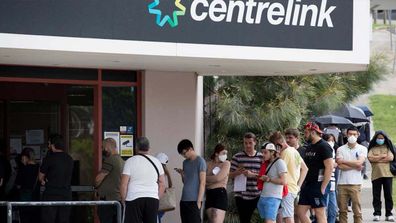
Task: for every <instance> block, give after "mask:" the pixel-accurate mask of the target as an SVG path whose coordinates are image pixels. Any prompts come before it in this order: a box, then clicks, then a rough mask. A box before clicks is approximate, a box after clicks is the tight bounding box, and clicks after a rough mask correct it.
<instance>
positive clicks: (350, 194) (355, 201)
mask: <svg viewBox="0 0 396 223" xmlns="http://www.w3.org/2000/svg"><path fill="white" fill-rule="evenodd" d="M361 190H362V189H361V185H350V184H349V185H338V199H337V200H338V208H339V209H340V223H348V200H349V199H351V200H352V211H353V222H354V223H361V222H362V220H363V219H362V207H361V205H360V192H361Z"/></svg>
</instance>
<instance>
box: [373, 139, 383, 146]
mask: <svg viewBox="0 0 396 223" xmlns="http://www.w3.org/2000/svg"><path fill="white" fill-rule="evenodd" d="M375 142H376V143H377V144H378V145H384V143H385V139H377V140H375Z"/></svg>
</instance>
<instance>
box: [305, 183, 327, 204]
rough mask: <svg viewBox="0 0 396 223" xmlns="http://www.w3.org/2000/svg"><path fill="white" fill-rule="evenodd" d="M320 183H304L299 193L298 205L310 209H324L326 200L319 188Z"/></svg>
mask: <svg viewBox="0 0 396 223" xmlns="http://www.w3.org/2000/svg"><path fill="white" fill-rule="evenodd" d="M321 186H322V182H313V183H311V182H309V183H306V184H305V185H304V186H303V187H302V188H301V192H300V200H299V201H298V204H299V205H309V206H311V208H322V207H326V199H325V196H324V194H322V191H320V188H321Z"/></svg>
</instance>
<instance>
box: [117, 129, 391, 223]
mask: <svg viewBox="0 0 396 223" xmlns="http://www.w3.org/2000/svg"><path fill="white" fill-rule="evenodd" d="M345 134H346V138H347V143H346V144H345V145H341V146H338V145H337V137H335V136H334V135H333V134H325V133H324V132H323V131H322V130H321V129H320V128H319V126H318V125H316V124H315V123H312V122H309V123H307V124H306V125H305V126H304V138H305V142H306V143H305V144H303V145H301V144H300V133H299V131H298V130H297V129H287V130H286V131H285V132H284V133H281V132H274V133H273V134H272V135H271V136H269V138H268V139H269V141H268V142H266V143H264V144H262V145H261V147H259V148H260V151H258V150H257V149H256V148H257V143H258V142H257V138H256V135H255V134H253V133H246V134H245V135H244V137H243V150H242V151H241V152H238V153H236V154H235V155H234V156H233V157H232V159H231V161H228V160H227V156H228V151H227V149H226V148H225V146H224V145H222V144H218V145H216V147H215V148H214V150H213V153H212V154H211V156H210V158H209V159H208V161H205V160H204V159H203V158H202V157H200V156H199V155H198V154H197V153H196V151H195V149H194V146H193V144H192V142H191V141H190V140H188V139H184V140H181V141H180V142H179V144H178V145H177V151H178V153H179V154H180V155H181V156H182V157H183V158H184V159H185V160H184V161H183V167H182V168H180V169H179V168H175V171H177V173H179V175H180V177H181V179H182V182H183V189H182V194H181V200H180V203H179V204H180V218H181V222H182V223H191V222H193V223H194V222H197V223H198V222H203V219H202V212H203V211H202V209H203V208H204V209H205V212H204V213H205V214H206V217H207V220H208V222H210V223H218V222H219V223H221V222H224V219H225V216H226V212H227V210H228V203H229V201H228V198H229V197H228V193H230V192H232V193H233V195H234V199H235V204H236V207H237V211H238V215H239V222H241V223H244V222H246V223H248V222H251V218H252V215H253V213H254V211H255V210H257V211H258V213H259V215H260V217H261V218H262V219H263V222H268V223H269V222H287V223H289V222H302V223H307V222H319V223H322V222H329V223H334V222H336V221H338V222H341V223H346V222H348V214H347V213H348V203H349V202H350V201H351V203H352V211H353V221H354V222H357V223H359V222H363V219H362V210H361V194H360V193H361V186H362V182H363V175H362V172H361V170H362V169H363V166H364V162H365V160H366V159H367V158H368V160H369V161H370V162H371V164H372V167H373V171H372V183H373V207H374V213H373V220H374V221H379V220H380V216H381V198H380V195H381V190H382V189H381V188H383V190H384V194H385V203H386V205H385V206H386V213H385V220H386V221H390V222H393V221H394V218H393V215H392V209H393V200H392V196H391V188H392V178H393V174H392V172H391V170H390V163H391V162H392V161H393V160H394V147H393V144H392V142H391V141H390V139H389V138H388V137H387V135H386V134H385V133H384V132H383V131H379V132H377V133H376V134H375V136H374V138H373V139H372V140H371V141H370V143H369V147H368V149H367V148H366V147H364V146H363V145H360V144H359V143H358V142H357V139H358V138H359V134H360V133H359V131H358V129H357V128H355V127H351V128H348V129H347V130H346V131H345ZM136 146H137V152H138V153H137V154H136V155H135V156H134V157H132V158H130V159H128V160H127V161H126V163H125V166H124V168H123V171H122V174H121V173H120V174H121V184H120V194H121V202H122V203H124V204H125V206H126V212H125V213H126V214H125V222H149V223H150V222H153V223H154V222H160V221H161V217H162V216H163V214H164V213H163V212H162V213H159V212H158V211H153V210H158V203H159V200H160V199H161V196H162V194H163V193H164V190H165V178H166V179H167V181H168V187H172V180H171V178H170V174H169V170H167V168H166V164H167V163H168V157H167V156H166V154H164V153H160V154H157V157H154V156H151V155H149V149H150V146H149V141H148V139H147V138H144V137H142V138H139V139H137V144H136ZM142 168H144V169H145V170H150V171H145V172H144V173H143V172H139V171H137V172H136V171H133V170H136V169H142ZM229 179H231V180H233V181H234V184H238V185H239V186H238V189H236V188H237V186H235V185H234V188H233V190H232V191H227V183H228V180H229ZM241 182H242V188H243V189H241V188H240V187H241V185H240V184H241ZM229 189H230V188H229ZM337 218H338V220H337Z"/></svg>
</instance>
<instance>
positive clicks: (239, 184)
mask: <svg viewBox="0 0 396 223" xmlns="http://www.w3.org/2000/svg"><path fill="white" fill-rule="evenodd" d="M246 183H247V177H246V176H245V175H243V174H241V175H238V176H236V177H235V178H234V192H238V191H246Z"/></svg>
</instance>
